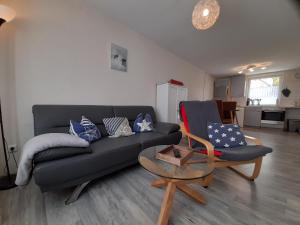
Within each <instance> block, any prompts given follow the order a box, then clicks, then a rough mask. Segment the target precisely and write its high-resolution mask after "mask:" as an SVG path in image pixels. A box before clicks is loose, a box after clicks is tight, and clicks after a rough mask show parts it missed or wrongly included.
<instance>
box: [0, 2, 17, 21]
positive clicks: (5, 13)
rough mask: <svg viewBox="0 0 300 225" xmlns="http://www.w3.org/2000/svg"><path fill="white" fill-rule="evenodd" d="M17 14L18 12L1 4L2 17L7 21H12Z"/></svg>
mask: <svg viewBox="0 0 300 225" xmlns="http://www.w3.org/2000/svg"><path fill="white" fill-rule="evenodd" d="M15 16H16V12H15V11H14V10H13V9H12V8H9V7H7V6H5V5H0V19H2V20H4V21H5V22H10V21H11V20H13V19H14V18H15Z"/></svg>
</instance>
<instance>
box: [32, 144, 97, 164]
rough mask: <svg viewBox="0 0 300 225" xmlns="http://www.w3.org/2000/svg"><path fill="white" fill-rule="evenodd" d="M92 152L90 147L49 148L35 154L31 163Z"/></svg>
mask: <svg viewBox="0 0 300 225" xmlns="http://www.w3.org/2000/svg"><path fill="white" fill-rule="evenodd" d="M87 153H92V149H91V148H90V147H87V148H75V147H59V148H49V149H47V150H45V151H42V152H39V153H37V154H35V156H34V158H33V163H34V164H38V163H41V162H47V161H52V160H57V159H63V158H67V157H73V156H76V155H81V154H87Z"/></svg>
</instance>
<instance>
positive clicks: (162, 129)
mask: <svg viewBox="0 0 300 225" xmlns="http://www.w3.org/2000/svg"><path fill="white" fill-rule="evenodd" d="M179 130H180V127H179V125H178V124H174V123H161V122H157V123H156V124H155V131H156V132H159V133H161V134H171V133H174V132H177V131H179Z"/></svg>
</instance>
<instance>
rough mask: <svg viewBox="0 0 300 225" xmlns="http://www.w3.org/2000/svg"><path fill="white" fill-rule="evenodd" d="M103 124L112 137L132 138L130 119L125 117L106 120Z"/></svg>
mask: <svg viewBox="0 0 300 225" xmlns="http://www.w3.org/2000/svg"><path fill="white" fill-rule="evenodd" d="M103 123H104V125H105V128H106V130H107V133H108V134H109V136H110V137H121V136H130V135H133V134H135V133H134V132H132V130H131V127H130V125H129V122H128V119H127V118H125V117H112V118H104V119H103Z"/></svg>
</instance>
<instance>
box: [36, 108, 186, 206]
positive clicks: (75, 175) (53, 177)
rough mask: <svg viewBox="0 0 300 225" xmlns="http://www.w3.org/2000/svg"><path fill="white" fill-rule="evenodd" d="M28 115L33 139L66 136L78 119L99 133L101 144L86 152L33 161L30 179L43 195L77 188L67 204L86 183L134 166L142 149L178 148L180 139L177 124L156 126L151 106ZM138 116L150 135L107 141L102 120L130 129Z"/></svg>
mask: <svg viewBox="0 0 300 225" xmlns="http://www.w3.org/2000/svg"><path fill="white" fill-rule="evenodd" d="M32 111H33V117H34V134H35V135H40V134H45V133H68V132H69V121H70V119H72V120H75V121H80V120H81V116H82V115H84V116H86V117H87V118H89V119H90V120H91V121H92V122H93V123H95V124H96V125H97V127H98V128H99V130H100V131H101V135H102V138H101V140H99V141H96V142H94V143H92V144H91V145H90V147H89V148H87V149H79V148H57V149H48V150H45V151H43V152H40V153H38V154H36V155H35V157H34V170H33V177H34V179H35V182H36V184H37V185H38V186H39V187H40V188H41V190H42V191H43V192H45V191H53V190H59V189H63V188H69V187H73V186H77V189H75V191H74V193H75V196H72V197H71V199H70V201H69V202H71V201H74V200H76V199H77V198H78V196H79V194H80V192H81V191H82V189H83V188H84V187H85V186H86V185H87V184H88V183H89V182H90V181H92V180H94V179H97V178H99V177H102V176H104V175H107V174H109V173H112V172H114V171H117V170H120V169H122V168H125V167H127V166H130V165H133V164H136V163H137V160H138V154H139V153H140V152H141V151H142V150H143V149H145V148H148V147H151V146H156V145H170V144H178V143H179V142H180V140H181V137H182V135H181V132H180V131H179V126H178V125H177V124H170V123H161V122H157V120H156V116H155V112H154V110H153V107H151V106H92V105H34V106H33V109H32ZM139 113H149V114H150V115H151V116H152V119H153V122H154V128H155V130H154V132H149V133H139V134H135V135H133V136H130V137H120V138H109V137H108V134H107V132H106V129H105V126H104V124H103V122H102V119H103V118H107V117H126V118H128V120H129V123H130V125H131V126H132V125H133V123H134V120H135V118H136V116H137V115H138V114H139Z"/></svg>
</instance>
